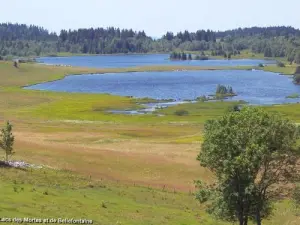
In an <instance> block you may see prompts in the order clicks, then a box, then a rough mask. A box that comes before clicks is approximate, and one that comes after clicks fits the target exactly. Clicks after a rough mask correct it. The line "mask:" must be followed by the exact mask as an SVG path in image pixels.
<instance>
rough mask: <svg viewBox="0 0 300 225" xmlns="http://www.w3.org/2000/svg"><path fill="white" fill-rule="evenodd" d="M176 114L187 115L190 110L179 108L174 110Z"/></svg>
mask: <svg viewBox="0 0 300 225" xmlns="http://www.w3.org/2000/svg"><path fill="white" fill-rule="evenodd" d="M174 114H175V115H176V116H187V115H188V114H189V111H187V110H185V109H179V110H176V111H175V112H174Z"/></svg>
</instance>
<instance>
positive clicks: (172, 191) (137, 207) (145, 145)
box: [0, 62, 300, 225]
mask: <svg viewBox="0 0 300 225" xmlns="http://www.w3.org/2000/svg"><path fill="white" fill-rule="evenodd" d="M270 68H271V69H273V70H276V69H277V67H276V66H270ZM176 69H186V70H187V69H193V70H196V69H220V68H199V67H191V68H190V67H141V68H128V69H89V68H73V67H55V66H42V65H37V64H21V65H20V68H18V69H17V68H14V67H13V66H12V63H7V62H5V63H3V62H1V63H0V122H1V124H4V122H5V121H6V120H10V121H11V122H12V123H13V125H14V135H15V137H16V143H15V151H16V154H15V155H14V156H13V158H12V159H13V160H23V161H26V162H29V163H33V164H37V165H45V166H49V168H45V169H25V170H20V169H10V168H0V174H1V176H0V179H1V180H0V193H2V194H1V195H0V196H1V197H2V203H1V204H0V217H3V216H5V217H30V218H75V219H79V218H82V219H91V220H93V221H94V224H105V225H106V224H149V225H150V224H178V225H179V224H180V225H183V224H189V225H190V224H204V225H210V224H211V225H213V224H219V225H223V224H224V225H226V224H227V223H225V222H220V221H215V220H214V219H213V218H211V217H210V216H209V215H208V214H207V213H206V212H205V210H204V206H203V205H200V204H199V203H198V202H197V201H196V200H195V198H194V196H193V193H194V192H195V188H194V184H193V180H195V179H202V180H205V181H207V182H210V181H212V180H213V176H212V175H211V174H210V173H209V172H208V171H207V170H205V169H204V168H202V167H200V165H199V163H198V161H197V160H196V157H197V154H198V153H199V152H200V150H201V145H200V144H201V142H202V141H203V139H202V131H203V125H204V123H205V121H206V120H208V119H213V118H217V117H219V116H221V115H222V114H223V113H224V112H226V111H227V110H228V109H229V108H230V107H232V106H233V105H234V104H236V103H235V102H198V103H196V104H191V103H187V104H183V105H178V106H174V107H169V108H167V109H162V110H159V111H158V112H159V113H164V114H165V116H163V117H158V116H157V115H156V114H153V115H139V116H130V115H114V114H108V113H107V112H106V110H107V109H134V108H137V107H140V106H139V105H138V104H137V103H140V102H149V101H152V100H151V99H140V100H136V99H133V98H128V97H120V96H113V95H107V94H71V93H54V92H44V91H31V90H23V89H22V88H21V87H22V86H26V85H31V84H35V83H39V82H45V81H49V80H55V79H61V78H63V77H64V76H66V75H68V74H80V73H105V72H125V71H144V70H148V71H166V70H176ZM226 69H228V68H226ZM234 69H248V68H244V67H239V68H234ZM289 69H290V68H289ZM286 70H287V68H286ZM264 108H265V109H266V110H269V111H276V112H280V113H282V115H283V116H285V117H287V118H290V119H292V120H293V121H295V122H300V113H298V112H300V104H290V105H280V106H269V107H264ZM177 110H186V111H188V115H185V116H177V115H176V114H175V112H176V111H177ZM0 157H2V155H0ZM296 213H297V212H296V211H295V210H294V209H293V207H292V206H291V203H290V201H289V200H288V199H286V200H282V201H280V202H278V203H276V204H275V211H274V215H273V216H272V217H271V218H270V220H269V221H264V224H274V225H282V224H286V225H287V224H297V220H299V217H298V216H297V214H296ZM7 224H9V223H7ZM24 224H26V223H24Z"/></svg>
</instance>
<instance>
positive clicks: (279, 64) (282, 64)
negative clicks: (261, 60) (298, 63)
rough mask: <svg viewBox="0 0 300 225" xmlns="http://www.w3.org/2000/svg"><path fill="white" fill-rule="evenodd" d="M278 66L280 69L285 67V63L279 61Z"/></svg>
mask: <svg viewBox="0 0 300 225" xmlns="http://www.w3.org/2000/svg"><path fill="white" fill-rule="evenodd" d="M276 65H277V66H278V67H285V65H284V63H283V62H281V61H277V62H276Z"/></svg>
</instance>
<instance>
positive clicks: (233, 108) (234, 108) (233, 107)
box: [228, 104, 241, 112]
mask: <svg viewBox="0 0 300 225" xmlns="http://www.w3.org/2000/svg"><path fill="white" fill-rule="evenodd" d="M240 110H241V106H240V105H238V104H235V105H231V106H229V107H228V112H239V111H240Z"/></svg>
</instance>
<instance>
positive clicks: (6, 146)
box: [0, 121, 15, 162]
mask: <svg viewBox="0 0 300 225" xmlns="http://www.w3.org/2000/svg"><path fill="white" fill-rule="evenodd" d="M14 140H15V138H14V136H13V134H12V125H11V124H10V123H9V121H7V122H6V125H5V127H4V128H2V129H1V139H0V147H1V148H2V149H3V150H4V152H5V160H6V162H7V161H8V156H10V155H12V154H13V153H14V152H13V145H14Z"/></svg>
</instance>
